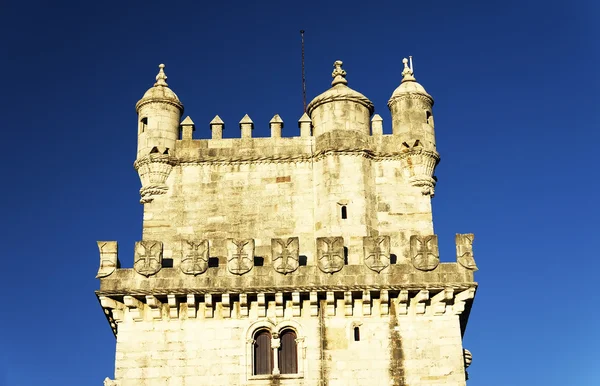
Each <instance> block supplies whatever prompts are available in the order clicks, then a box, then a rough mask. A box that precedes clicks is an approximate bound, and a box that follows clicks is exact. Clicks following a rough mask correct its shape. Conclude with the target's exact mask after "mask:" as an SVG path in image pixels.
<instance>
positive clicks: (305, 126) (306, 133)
mask: <svg viewBox="0 0 600 386" xmlns="http://www.w3.org/2000/svg"><path fill="white" fill-rule="evenodd" d="M311 125H312V120H311V119H310V117H309V116H308V114H306V113H304V114H302V116H301V117H300V119H299V120H298V127H299V128H300V136H301V137H310V134H311V133H310V127H311Z"/></svg>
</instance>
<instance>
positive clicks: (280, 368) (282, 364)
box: [252, 328, 298, 375]
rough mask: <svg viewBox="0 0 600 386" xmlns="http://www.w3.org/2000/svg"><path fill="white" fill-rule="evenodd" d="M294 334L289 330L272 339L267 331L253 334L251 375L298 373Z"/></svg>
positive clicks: (284, 330) (282, 331) (296, 347)
mask: <svg viewBox="0 0 600 386" xmlns="http://www.w3.org/2000/svg"><path fill="white" fill-rule="evenodd" d="M296 338H297V336H296V332H295V331H294V330H292V329H290V328H286V329H283V330H281V332H280V333H279V334H278V335H275V337H272V335H271V332H270V331H269V330H265V329H263V330H258V331H257V332H256V333H255V334H254V347H253V350H252V357H253V358H252V363H253V369H252V373H253V375H277V374H297V373H298V346H297V343H296Z"/></svg>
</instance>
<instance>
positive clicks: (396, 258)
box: [390, 253, 398, 264]
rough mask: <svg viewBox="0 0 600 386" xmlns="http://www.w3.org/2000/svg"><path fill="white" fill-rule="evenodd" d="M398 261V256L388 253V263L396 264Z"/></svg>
mask: <svg viewBox="0 0 600 386" xmlns="http://www.w3.org/2000/svg"><path fill="white" fill-rule="evenodd" d="M396 263H398V256H396V255H395V254H393V253H392V254H390V264H396Z"/></svg>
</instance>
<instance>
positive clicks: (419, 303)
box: [411, 290, 429, 315]
mask: <svg viewBox="0 0 600 386" xmlns="http://www.w3.org/2000/svg"><path fill="white" fill-rule="evenodd" d="M427 300H429V291H427V290H420V291H419V293H417V294H416V295H415V297H414V298H412V299H411V307H413V308H414V309H415V313H416V314H417V315H423V314H424V313H425V305H426V304H425V302H427Z"/></svg>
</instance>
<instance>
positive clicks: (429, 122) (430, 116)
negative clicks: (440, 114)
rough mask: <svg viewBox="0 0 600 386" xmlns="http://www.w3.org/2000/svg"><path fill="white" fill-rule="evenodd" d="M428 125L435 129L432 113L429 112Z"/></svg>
mask: <svg viewBox="0 0 600 386" xmlns="http://www.w3.org/2000/svg"><path fill="white" fill-rule="evenodd" d="M426 113H427V124H428V125H429V126H431V127H433V115H431V111H427V112H426Z"/></svg>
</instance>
